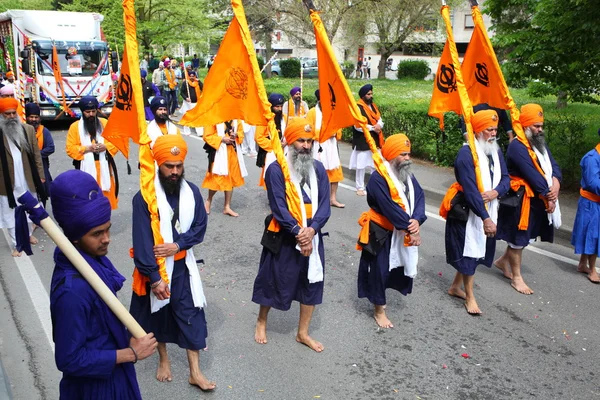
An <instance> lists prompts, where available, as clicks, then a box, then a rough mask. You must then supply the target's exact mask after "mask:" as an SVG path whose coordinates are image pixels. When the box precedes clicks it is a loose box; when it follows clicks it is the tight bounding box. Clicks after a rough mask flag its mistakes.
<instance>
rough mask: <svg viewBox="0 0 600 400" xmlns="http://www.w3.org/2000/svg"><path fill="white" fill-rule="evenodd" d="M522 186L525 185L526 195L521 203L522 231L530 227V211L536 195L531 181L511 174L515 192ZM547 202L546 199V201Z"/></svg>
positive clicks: (520, 220)
mask: <svg viewBox="0 0 600 400" xmlns="http://www.w3.org/2000/svg"><path fill="white" fill-rule="evenodd" d="M521 186H525V195H524V196H523V203H521V217H520V218H519V225H518V228H519V230H520V231H526V230H527V228H529V212H530V211H531V198H532V197H533V196H534V195H535V194H534V192H533V189H531V186H529V183H527V181H526V180H525V179H523V178H521V177H518V176H513V175H510V188H511V189H512V190H514V191H515V192H516V191H518V190H519V188H520V187H521ZM544 202H546V201H544Z"/></svg>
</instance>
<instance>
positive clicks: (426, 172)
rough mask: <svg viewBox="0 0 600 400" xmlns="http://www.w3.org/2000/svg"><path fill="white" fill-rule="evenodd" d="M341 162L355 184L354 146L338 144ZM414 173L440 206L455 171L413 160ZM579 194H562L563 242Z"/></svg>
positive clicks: (569, 230)
mask: <svg viewBox="0 0 600 400" xmlns="http://www.w3.org/2000/svg"><path fill="white" fill-rule="evenodd" d="M338 144H339V152H340V160H341V162H342V169H343V170H344V177H345V178H346V179H349V180H350V181H352V182H354V177H355V171H354V170H351V169H349V168H348V164H349V162H350V154H351V153H352V145H351V144H350V143H346V142H338ZM412 169H413V172H414V174H415V176H416V177H417V179H418V180H419V184H420V185H421V187H422V188H423V190H424V191H425V199H426V202H427V203H428V204H430V205H439V204H440V203H441V202H442V199H443V198H444V195H445V194H446V190H447V189H448V187H449V186H450V185H452V183H454V182H455V178H454V170H453V169H452V168H448V167H438V166H436V165H434V164H433V163H432V162H429V161H424V160H419V159H413V165H412ZM369 176H370V174H368V173H367V174H366V176H365V182H368V180H369ZM578 201H579V193H571V192H561V195H560V210H561V214H562V226H561V227H560V229H559V230H557V231H556V233H555V235H556V236H557V237H559V238H561V239H563V240H566V241H568V242H569V243H570V242H571V233H572V231H573V222H574V221H575V214H576V212H577V202H578Z"/></svg>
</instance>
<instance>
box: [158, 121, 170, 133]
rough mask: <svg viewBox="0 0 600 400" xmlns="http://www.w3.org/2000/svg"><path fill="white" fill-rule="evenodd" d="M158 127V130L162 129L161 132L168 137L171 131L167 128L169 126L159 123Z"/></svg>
mask: <svg viewBox="0 0 600 400" xmlns="http://www.w3.org/2000/svg"><path fill="white" fill-rule="evenodd" d="M156 125H157V126H158V128H159V129H160V132H161V133H162V134H163V135H168V134H169V129H168V128H167V124H159V123H158V122H157V123H156Z"/></svg>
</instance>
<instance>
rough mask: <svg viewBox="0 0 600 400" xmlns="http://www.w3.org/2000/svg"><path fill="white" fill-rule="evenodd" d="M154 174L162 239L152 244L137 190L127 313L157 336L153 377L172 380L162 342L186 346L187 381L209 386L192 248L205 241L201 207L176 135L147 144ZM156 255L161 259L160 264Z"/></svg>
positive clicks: (142, 200) (184, 147) (181, 142)
mask: <svg viewBox="0 0 600 400" xmlns="http://www.w3.org/2000/svg"><path fill="white" fill-rule="evenodd" d="M152 153H153V155H154V160H155V162H156V166H157V167H158V174H157V175H156V177H155V179H154V191H155V195H156V202H157V205H158V215H159V219H160V235H161V237H162V240H163V242H162V243H160V244H155V241H154V237H153V233H152V226H151V218H150V212H149V211H148V204H147V202H146V199H145V198H144V197H143V195H142V192H141V191H139V192H138V193H137V194H136V195H135V196H134V198H133V227H132V230H133V259H134V262H135V271H134V274H133V294H132V297H131V308H130V312H131V315H133V316H134V317H135V319H137V320H138V322H139V323H140V325H142V327H143V328H144V329H145V330H146V331H148V332H154V335H155V337H156V340H158V343H159V344H158V354H159V361H158V369H157V371H156V379H158V380H159V381H161V382H170V381H171V380H172V374H171V364H170V362H169V356H168V354H167V343H176V344H177V345H178V346H179V347H181V348H184V349H186V351H187V357H188V363H189V367H190V374H189V383H190V384H192V385H196V386H198V387H200V389H202V390H213V389H214V388H215V386H216V385H215V383H214V382H212V381H209V380H208V379H207V378H206V377H205V376H204V375H203V374H202V371H201V370H200V364H199V363H200V353H199V351H200V349H204V348H206V337H207V329H206V318H205V316H204V307H205V306H206V298H205V296H204V291H203V289H202V281H201V279H200V272H199V270H198V267H197V265H196V258H195V257H194V251H193V247H194V246H195V245H197V244H199V243H201V242H202V241H203V240H204V233H205V232H206V223H207V217H206V211H205V210H204V205H203V201H202V195H201V194H200V190H199V189H198V187H197V186H196V185H194V184H193V183H191V182H188V181H187V180H185V179H184V161H185V156H186V154H187V144H186V142H185V140H183V138H182V136H181V135H163V136H159V137H158V138H157V139H156V142H154V146H153V148H152ZM158 258H165V262H164V264H163V266H161V267H159V264H158V261H157V259H158Z"/></svg>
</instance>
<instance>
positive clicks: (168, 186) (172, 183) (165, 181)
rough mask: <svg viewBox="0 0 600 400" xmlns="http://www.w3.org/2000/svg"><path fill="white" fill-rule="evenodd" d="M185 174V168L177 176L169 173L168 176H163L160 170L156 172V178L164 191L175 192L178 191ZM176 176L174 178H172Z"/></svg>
mask: <svg viewBox="0 0 600 400" xmlns="http://www.w3.org/2000/svg"><path fill="white" fill-rule="evenodd" d="M184 176H185V170H182V171H181V175H179V176H177V175H176V174H171V175H169V176H164V175H163V174H162V172H160V173H159V174H158V180H159V181H160V184H161V185H162V187H163V189H164V190H165V193H168V194H175V193H178V192H179V187H180V186H181V181H182V180H183V178H184ZM173 178H176V179H173Z"/></svg>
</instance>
